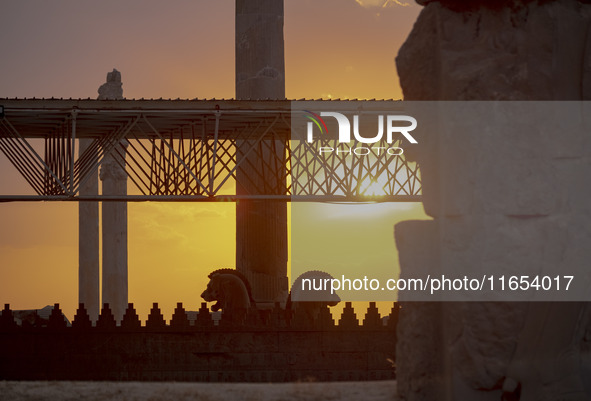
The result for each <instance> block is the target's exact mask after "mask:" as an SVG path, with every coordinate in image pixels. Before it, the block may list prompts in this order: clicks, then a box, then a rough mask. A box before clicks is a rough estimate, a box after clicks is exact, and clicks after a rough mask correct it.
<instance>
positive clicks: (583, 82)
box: [396, 0, 591, 400]
mask: <svg viewBox="0 0 591 401" xmlns="http://www.w3.org/2000/svg"><path fill="white" fill-rule="evenodd" d="M418 2H419V3H420V4H426V7H425V9H424V10H423V11H422V12H421V15H420V16H419V19H418V20H417V22H416V24H415V26H414V28H413V31H412V32H411V34H410V36H409V37H408V39H407V41H406V43H405V44H404V45H403V46H402V48H401V49H400V52H399V54H398V57H397V58H396V64H397V67H398V72H399V76H400V83H401V86H402V89H403V92H404V96H405V99H406V100H504V101H506V100H583V99H590V98H591V97H590V96H591V89H590V88H591V85H590V84H589V82H591V75H590V71H591V68H590V65H591V53H590V49H591V35H589V31H590V27H591V6H590V5H588V4H586V3H587V2H579V1H574V0H560V1H548V2H537V1H526V2H512V1H496V2H493V1H474V2H463V1H462V2H460V1H428V0H424V1H418ZM490 104H491V103H486V104H483V107H491V106H490ZM511 106H512V104H511V103H500V104H499V106H498V110H493V111H496V112H498V116H499V118H498V120H499V121H498V123H496V124H494V125H493V124H486V123H484V124H483V123H482V121H478V118H477V117H474V116H476V115H478V114H473V113H470V112H469V110H467V112H466V116H465V126H466V127H465V128H466V132H475V131H474V128H475V127H480V129H479V130H477V131H476V132H478V135H474V136H468V137H466V136H462V135H461V133H458V132H457V130H455V131H454V130H451V129H447V128H448V127H446V125H445V122H441V121H439V122H437V123H432V124H431V125H432V126H433V127H436V128H437V129H436V130H431V131H432V132H437V138H436V139H434V140H432V141H429V140H423V141H420V143H421V145H423V146H421V147H419V149H417V150H416V151H415V152H413V154H412V157H414V158H416V160H418V161H419V163H420V165H421V174H422V180H423V182H422V183H423V197H424V206H425V211H426V212H427V214H429V215H431V216H433V217H434V218H435V220H434V221H432V222H405V223H401V224H399V225H397V226H396V241H397V246H398V248H399V255H400V262H401V277H405V276H407V277H412V276H413V275H415V272H416V271H419V272H420V273H421V274H425V273H428V272H430V271H431V272H440V273H444V272H452V271H453V272H456V273H461V274H463V273H468V272H474V271H484V272H488V273H489V274H490V273H493V272H494V273H497V272H503V271H514V270H515V269H517V271H520V270H523V269H525V270H528V269H529V270H531V271H540V272H544V271H555V270H563V271H568V270H569V269H571V268H578V269H581V267H584V266H587V265H588V260H589V258H590V257H591V254H589V252H588V251H587V249H590V248H591V236H590V235H589V229H588V228H587V227H589V226H590V225H591V221H590V220H589V219H590V213H589V210H590V209H589V206H588V201H587V200H588V199H589V197H590V195H591V194H590V193H589V192H588V190H587V188H588V185H586V184H584V182H589V179H590V177H591V170H589V166H590V162H591V157H590V156H591V152H590V151H589V149H590V146H589V140H590V139H591V135H589V129H588V127H589V124H588V121H586V119H588V114H589V113H588V112H581V111H577V110H575V109H573V107H572V105H566V104H565V103H561V104H555V105H552V107H551V109H549V110H546V112H545V113H546V118H547V120H549V121H555V122H556V125H553V126H548V127H545V128H542V129H538V130H532V127H529V126H527V125H523V126H519V124H518V123H519V119H520V118H522V119H523V120H524V121H526V120H527V118H529V117H531V116H529V115H528V116H526V115H520V113H522V112H523V109H520V108H514V110H512V109H511ZM470 107H473V108H474V110H477V109H478V107H479V104H478V102H475V104H471V105H470ZM548 113H550V114H548ZM569 113H570V115H569ZM471 116H473V118H472V119H471V118H470V117H471ZM550 116H552V117H550ZM503 122H505V123H506V127H505V129H499V128H502V127H503V125H502V123H503ZM516 123H517V124H516ZM561 124H562V125H561ZM576 124H579V125H580V127H583V129H580V127H579V128H577V129H575V127H576ZM551 125H552V124H551ZM425 253H430V254H431V255H430V256H425ZM431 263H433V265H431V266H429V264H431ZM416 269H418V270H416ZM415 276H416V275H415ZM586 280H587V279H586V278H585V279H583V285H585V286H588V285H589V284H588V282H587V281H586ZM419 305H420V304H419ZM441 308H442V310H441V311H438V312H434V311H433V310H429V309H424V310H421V309H420V308H419V307H416V308H414V309H413V308H402V310H401V313H400V323H399V326H398V335H399V344H400V345H399V348H398V354H397V360H398V361H400V362H399V363H400V364H402V365H399V369H400V370H402V369H406V370H407V371H408V372H409V374H408V375H407V374H403V373H402V372H399V375H398V381H399V384H398V385H399V393H400V396H401V398H402V399H405V400H422V399H454V400H455V399H457V400H463V399H471V400H488V399H499V398H500V396H501V393H502V392H503V391H504V392H505V393H506V394H505V395H506V396H509V397H511V396H513V397H515V396H517V397H518V398H515V399H521V400H541V399H547V400H550V399H568V400H571V399H572V400H575V399H577V400H579V399H589V398H591V392H589V391H587V393H585V390H584V386H585V385H584V381H583V380H582V378H584V377H586V376H584V374H585V372H588V371H589V368H588V365H589V363H588V360H589V359H590V358H588V357H586V356H585V355H582V354H581V350H583V349H586V348H585V347H587V345H586V344H587V343H586V342H585V340H584V339H583V333H584V332H585V327H586V325H587V324H588V323H587V320H588V317H587V315H588V314H589V308H588V306H587V305H585V304H583V303H564V302H563V303H531V304H529V303H482V302H472V303H447V304H442V306H441ZM437 316H442V318H441V320H439V322H440V324H439V325H437V324H433V323H432V322H433V321H437ZM424 320H428V321H429V322H431V323H429V324H427V323H425V322H424ZM409 324H415V325H417V327H418V329H417V330H420V335H419V334H418V333H417V332H415V331H413V330H414V329H413V328H412V327H408V325H409ZM433 344H440V348H437V347H436V348H435V349H432V352H431V354H426V353H418V354H416V353H414V350H415V349H416V347H421V346H426V345H428V346H431V347H433ZM437 358H441V359H439V360H437ZM586 361H587V362H586ZM585 369H587V370H585ZM419 377H420V380H419V379H418V378H419ZM438 380H440V381H441V382H442V386H443V388H445V389H447V391H446V392H445V394H444V395H442V392H441V391H440V390H441V388H440V387H437V386H433V385H432V383H433V382H434V381H438ZM518 386H519V388H520V390H519V391H521V398H519V396H518V395H516V393H517V391H518ZM507 399H511V398H507Z"/></svg>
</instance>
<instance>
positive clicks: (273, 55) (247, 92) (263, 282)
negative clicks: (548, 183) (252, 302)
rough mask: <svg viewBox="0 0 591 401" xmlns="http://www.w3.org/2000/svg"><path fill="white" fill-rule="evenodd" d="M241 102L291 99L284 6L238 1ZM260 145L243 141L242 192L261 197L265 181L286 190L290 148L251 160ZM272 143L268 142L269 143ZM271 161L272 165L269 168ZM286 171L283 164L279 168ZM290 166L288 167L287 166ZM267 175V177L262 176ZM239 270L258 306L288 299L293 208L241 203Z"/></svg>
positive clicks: (279, 1)
mask: <svg viewBox="0 0 591 401" xmlns="http://www.w3.org/2000/svg"><path fill="white" fill-rule="evenodd" d="M236 98H237V99H252V100H259V99H285V61H284V46H283V0H236ZM253 142H254V141H237V144H236V147H237V160H238V162H242V163H243V165H242V167H240V168H238V169H237V172H236V175H237V184H236V192H237V194H239V195H242V194H253V195H256V194H258V193H261V190H262V188H263V186H264V185H263V184H264V182H263V181H264V180H267V181H273V183H275V182H277V181H280V186H281V183H283V186H285V177H284V173H283V170H282V168H281V167H277V170H273V169H274V168H273V167H269V166H275V165H276V163H274V162H273V159H274V158H275V157H276V156H277V157H279V158H280V159H281V160H283V159H284V158H285V156H284V151H285V143H284V142H282V141H275V144H274V145H275V150H274V152H276V154H275V155H274V154H273V151H271V150H269V148H272V147H266V146H264V145H263V146H261V145H259V149H260V151H259V152H257V153H258V155H254V154H252V153H251V154H250V155H249V156H248V157H245V153H246V152H247V151H248V149H249V148H250V146H251V145H252V144H253ZM267 143H268V142H267ZM265 161H267V164H264V162H265ZM279 164H280V165H281V163H279ZM284 164H285V163H283V165H284ZM261 172H264V177H265V178H261V177H260V174H261ZM236 268H237V269H238V270H239V271H241V272H242V273H244V274H245V275H246V277H247V278H248V279H249V280H250V282H251V286H252V289H253V296H254V298H255V299H256V300H257V301H275V300H278V301H284V300H285V298H286V297H287V287H288V284H287V204H286V203H285V202H276V201H268V200H260V201H258V200H257V201H255V200H249V201H244V200H241V201H239V202H237V203H236Z"/></svg>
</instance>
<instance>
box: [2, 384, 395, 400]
mask: <svg viewBox="0 0 591 401" xmlns="http://www.w3.org/2000/svg"><path fill="white" fill-rule="evenodd" d="M395 394H396V382H395V381H374V382H330V383H263V384H259V383H170V382H168V383H159V382H38V381H34V382H27V381H21V382H14V381H0V400H1V401H4V400H11V401H25V400H27V401H28V400H35V401H41V400H52V401H53V400H81V399H84V400H86V401H103V400H113V401H117V400H126V401H134V400H151V401H158V400H175V401H183V400H192V401H221V400H223V401H231V400H237V401H300V400H301V401H304V400H305V401H324V400H333V401H349V400H350V401H359V400H364V401H382V400H383V401H386V400H388V401H395V400H396V399H397V398H396V396H395Z"/></svg>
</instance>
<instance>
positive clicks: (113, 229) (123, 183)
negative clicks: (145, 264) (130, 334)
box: [98, 69, 127, 322]
mask: <svg viewBox="0 0 591 401" xmlns="http://www.w3.org/2000/svg"><path fill="white" fill-rule="evenodd" d="M98 92H99V97H98V98H99V100H118V99H123V89H122V83H121V73H120V72H119V71H117V70H115V69H114V70H113V71H112V72H110V73H108V74H107V82H106V83H105V84H103V85H102V86H101V87H100V88H99V91H98ZM124 155H125V154H124ZM116 157H119V156H117V155H116V154H114V153H111V154H108V155H105V157H104V159H103V162H102V165H101V172H100V178H101V181H102V185H103V195H119V196H124V195H127V174H126V173H125V171H124V170H123V169H122V168H121V167H120V166H119V164H118V163H117V160H116V159H115V158H116ZM119 161H120V163H121V164H124V160H119ZM102 229H103V280H102V303H103V304H105V303H108V304H109V306H110V307H111V310H112V312H113V316H114V317H115V320H116V321H117V322H120V321H121V320H122V319H123V315H124V313H125V309H126V308H127V202H103V203H102Z"/></svg>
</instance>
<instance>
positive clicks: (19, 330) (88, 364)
mask: <svg viewBox="0 0 591 401" xmlns="http://www.w3.org/2000/svg"><path fill="white" fill-rule="evenodd" d="M397 316H398V305H396V304H395V305H394V307H393V308H392V312H391V314H390V316H389V318H388V319H387V322H386V321H385V319H382V317H381V316H380V314H379V312H378V309H377V308H376V306H375V303H372V304H371V305H370V307H369V308H368V310H367V311H366V312H365V314H359V315H356V313H355V311H354V310H353V308H352V306H351V304H350V303H347V305H346V307H345V308H344V310H343V314H342V316H341V317H340V319H338V321H336V320H337V319H333V317H332V316H331V314H330V312H329V311H328V309H327V308H325V310H324V313H322V314H321V317H320V319H319V320H318V321H315V322H314V323H313V324H304V323H303V321H302V319H298V318H297V314H296V316H291V315H290V314H289V313H287V312H286V311H285V310H284V309H281V308H279V305H276V306H275V309H274V310H273V311H272V312H271V313H270V314H265V315H264V316H263V315H261V316H258V317H256V318H252V317H251V318H249V319H248V320H247V321H245V322H243V323H239V324H238V323H236V322H235V320H233V319H229V320H227V319H225V317H224V315H223V314H222V318H221V320H219V322H218V323H219V324H215V323H216V322H215V321H214V320H213V319H212V315H211V313H210V311H209V309H208V308H207V306H206V304H202V306H201V309H199V311H198V312H197V313H195V312H188V311H185V310H184V308H183V306H182V304H180V303H179V304H178V305H177V308H176V309H175V311H174V314H173V316H172V318H171V319H170V320H168V319H165V317H164V316H163V315H162V313H161V311H160V308H159V307H158V304H154V306H153V308H152V309H151V311H150V315H149V316H148V319H147V320H146V321H145V322H142V321H140V318H139V316H138V315H137V313H136V311H135V309H134V307H133V304H129V306H128V308H127V310H126V312H125V316H124V318H123V321H122V322H121V324H120V325H117V323H116V320H115V318H114V316H113V313H112V311H111V310H110V308H109V307H108V305H105V306H104V307H103V309H102V311H101V315H100V317H99V319H98V321H97V323H96V326H93V325H92V323H91V321H90V318H89V315H88V313H87V312H86V309H84V307H83V306H82V305H81V306H80V308H79V309H78V311H77V313H76V316H75V317H74V320H73V321H72V325H71V327H68V326H67V323H66V322H65V320H64V318H63V315H62V313H61V311H60V309H59V305H57V304H56V305H55V306H54V308H53V311H52V314H51V316H50V317H49V322H48V323H47V325H46V326H43V327H41V326H36V325H23V326H18V325H17V324H16V323H15V320H14V318H13V314H12V311H11V310H10V308H9V306H8V305H5V307H4V310H3V311H2V312H1V314H0V380H92V381H96V380H110V381H200V382H263V383H269V382H289V381H359V380H392V379H394V378H395V375H396V373H395V368H394V365H393V364H394V360H395V349H396V335H395V333H396V323H397V321H398V319H397Z"/></svg>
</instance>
